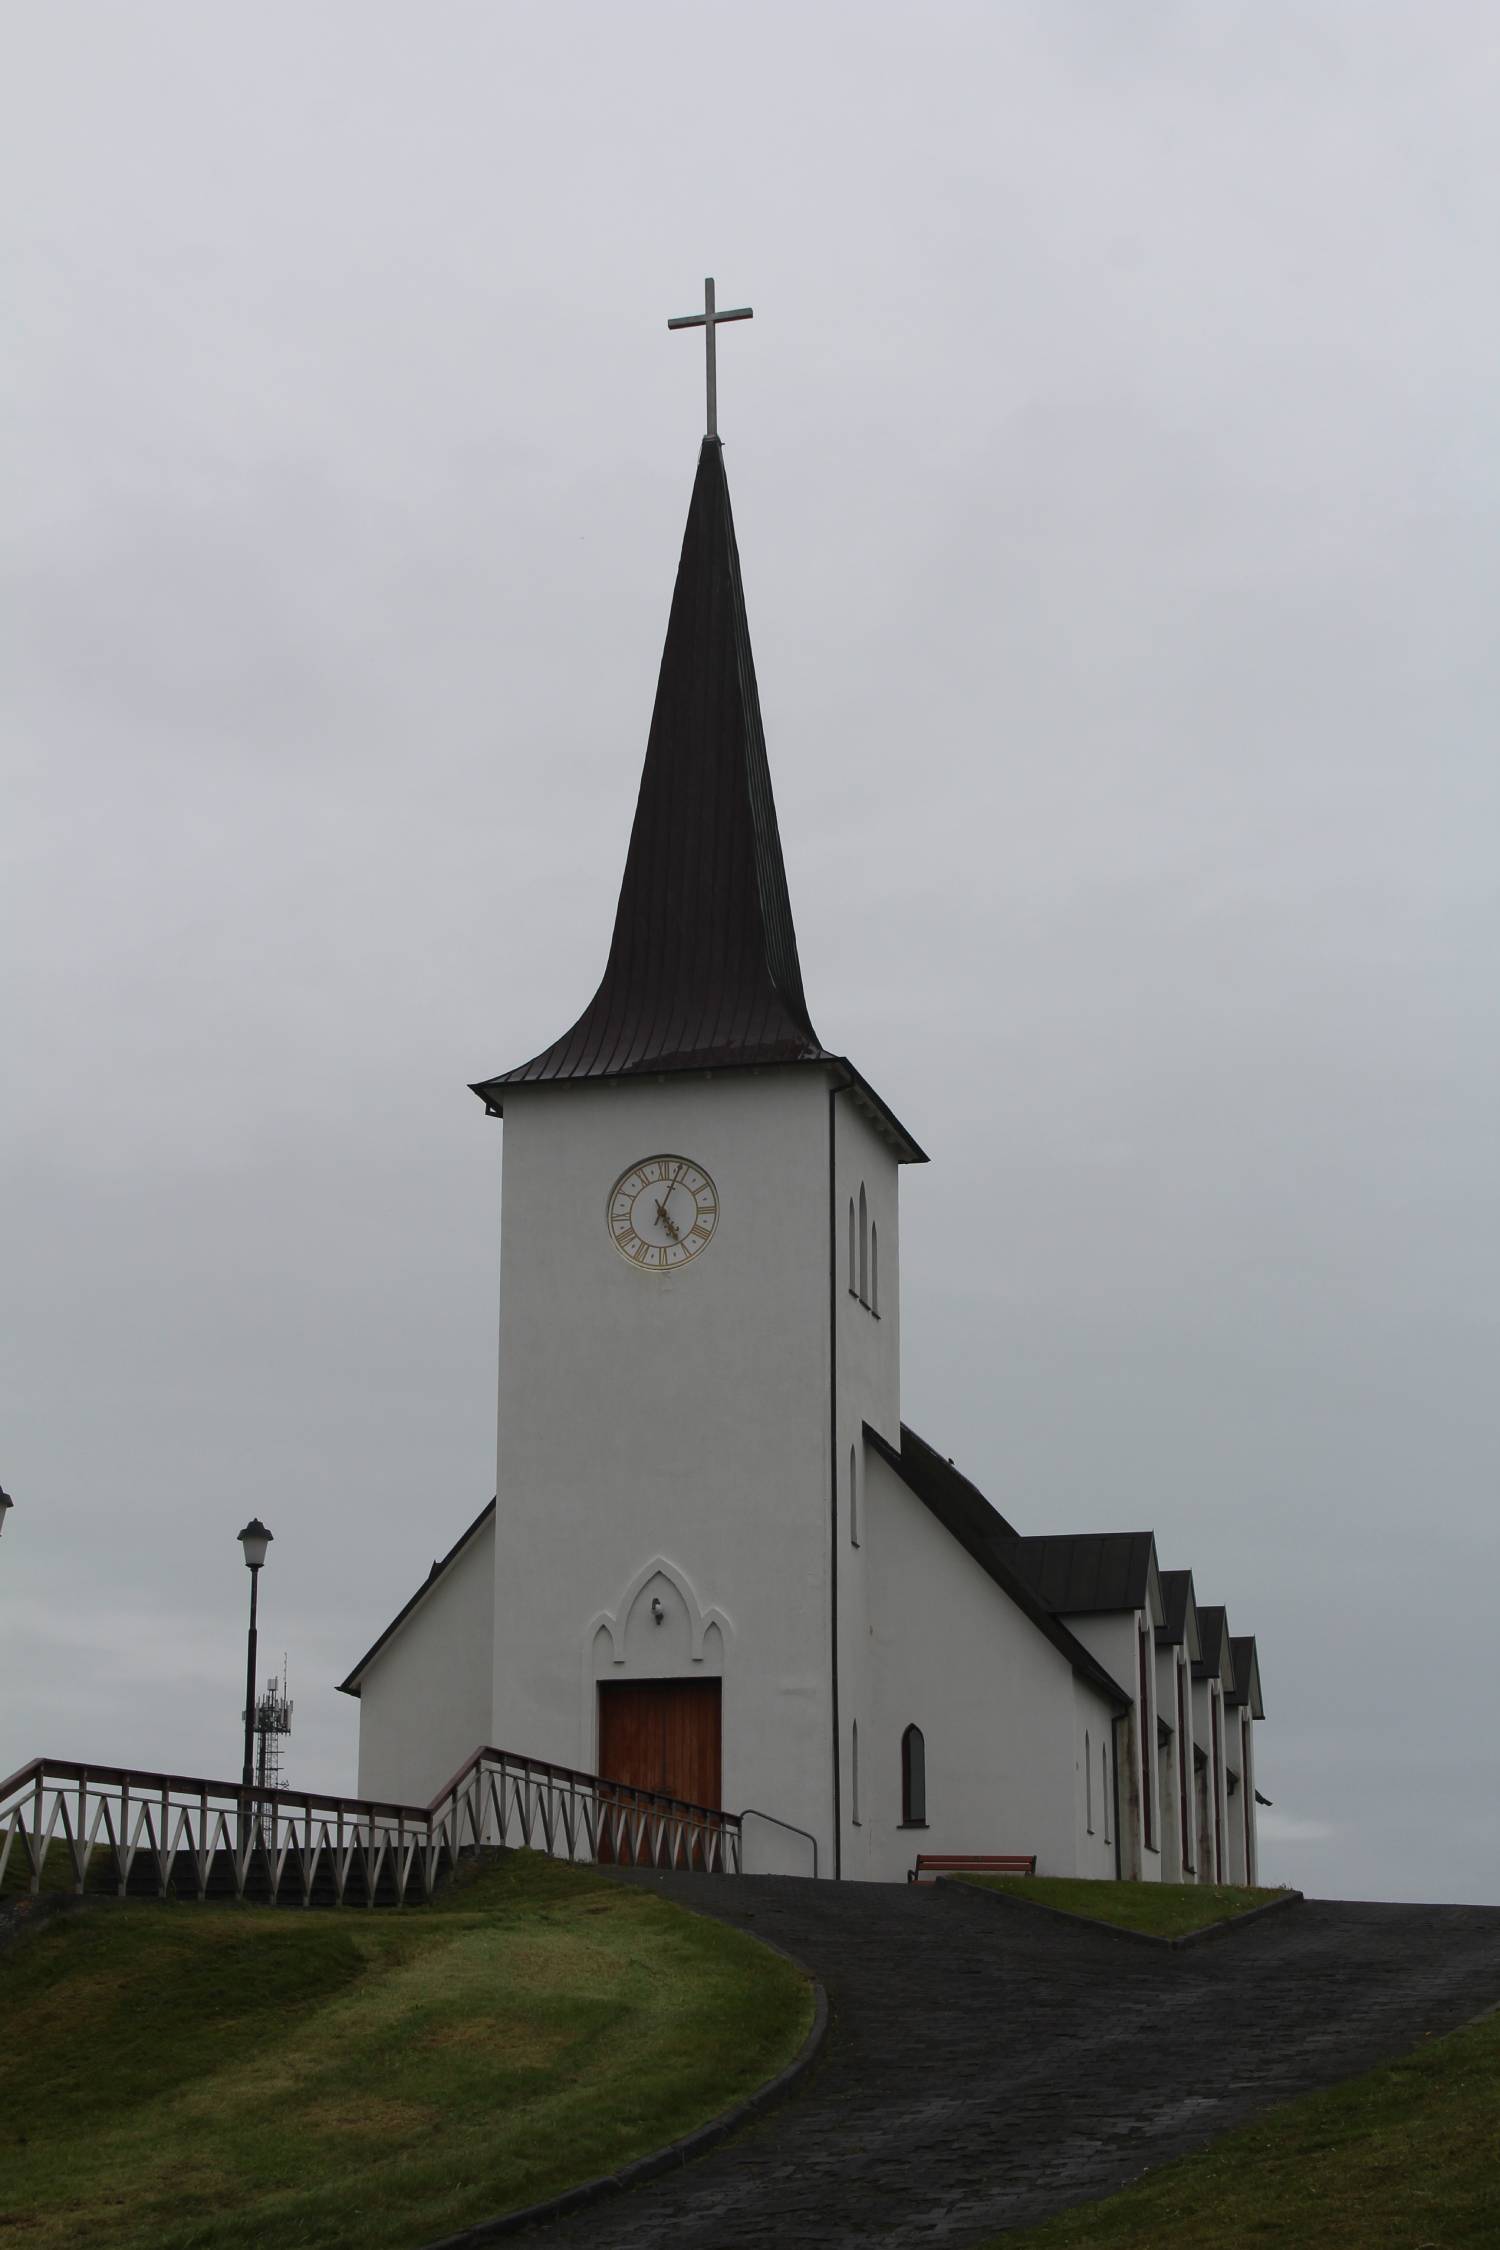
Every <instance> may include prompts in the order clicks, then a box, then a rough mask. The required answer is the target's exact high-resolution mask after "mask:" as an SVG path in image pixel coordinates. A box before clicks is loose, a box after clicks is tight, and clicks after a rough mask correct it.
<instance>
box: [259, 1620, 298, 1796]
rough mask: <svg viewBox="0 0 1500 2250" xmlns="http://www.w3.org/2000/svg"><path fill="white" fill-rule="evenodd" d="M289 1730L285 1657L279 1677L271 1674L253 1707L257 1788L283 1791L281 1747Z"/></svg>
mask: <svg viewBox="0 0 1500 2250" xmlns="http://www.w3.org/2000/svg"><path fill="white" fill-rule="evenodd" d="M291 1731H292V1701H291V1697H290V1696H289V1695H288V1694H287V1692H286V1655H285V1652H283V1654H282V1658H281V1678H280V1679H279V1680H278V1679H277V1678H276V1676H275V1674H274V1673H273V1674H272V1676H271V1678H270V1681H269V1682H268V1683H267V1686H266V1688H265V1690H264V1692H263V1693H262V1694H261V1695H260V1696H258V1697H257V1699H256V1704H255V1781H256V1786H257V1788H260V1789H284V1788H285V1787H286V1776H285V1775H284V1774H283V1772H282V1770H281V1745H282V1743H283V1741H284V1740H285V1739H286V1737H287V1736H288V1735H289V1734H290V1733H291Z"/></svg>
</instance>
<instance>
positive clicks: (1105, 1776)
mask: <svg viewBox="0 0 1500 2250" xmlns="http://www.w3.org/2000/svg"><path fill="white" fill-rule="evenodd" d="M1099 1787H1100V1789H1101V1791H1102V1792H1103V1796H1104V1841H1105V1842H1106V1844H1107V1843H1108V1842H1109V1841H1110V1835H1109V1744H1108V1743H1107V1742H1101V1743H1100V1745H1099Z"/></svg>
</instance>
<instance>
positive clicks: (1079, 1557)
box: [1011, 1531, 1156, 1617]
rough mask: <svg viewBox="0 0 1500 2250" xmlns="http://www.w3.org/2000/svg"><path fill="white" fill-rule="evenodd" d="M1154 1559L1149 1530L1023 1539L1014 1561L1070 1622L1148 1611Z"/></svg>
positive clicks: (1041, 1594)
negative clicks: (1086, 1615) (1095, 1614)
mask: <svg viewBox="0 0 1500 2250" xmlns="http://www.w3.org/2000/svg"><path fill="white" fill-rule="evenodd" d="M1155 1555H1156V1541H1155V1540H1154V1539H1153V1537H1152V1535H1151V1533H1150V1532H1149V1531H1079V1532H1054V1533H1050V1534H1049V1535H1048V1536H1047V1537H1045V1538H1042V1539H1018V1540H1017V1541H1016V1551H1015V1553H1014V1555H1013V1556H1012V1557H1011V1560H1012V1562H1013V1564H1014V1566H1015V1568H1016V1569H1017V1570H1018V1571H1020V1573H1021V1575H1022V1576H1023V1577H1024V1578H1025V1579H1026V1581H1027V1583H1028V1584H1029V1585H1031V1586H1033V1587H1035V1589H1036V1591H1037V1593H1038V1595H1039V1596H1040V1597H1041V1599H1042V1600H1043V1601H1044V1602H1045V1603H1046V1605H1047V1607H1048V1608H1049V1609H1051V1610H1055V1611H1056V1612H1057V1614H1058V1615H1059V1616H1060V1617H1067V1616H1069V1615H1073V1616H1077V1615H1080V1614H1082V1613H1083V1612H1085V1611H1088V1610H1112V1609H1144V1608H1145V1607H1146V1605H1147V1603H1148V1601H1149V1599H1150V1594H1151V1567H1152V1563H1153V1561H1154V1560H1155Z"/></svg>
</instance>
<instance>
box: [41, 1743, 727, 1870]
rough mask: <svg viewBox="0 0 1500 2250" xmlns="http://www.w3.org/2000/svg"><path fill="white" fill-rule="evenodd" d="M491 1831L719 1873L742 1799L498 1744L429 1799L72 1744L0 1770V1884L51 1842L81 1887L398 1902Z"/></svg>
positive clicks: (581, 1852) (596, 1855)
mask: <svg viewBox="0 0 1500 2250" xmlns="http://www.w3.org/2000/svg"><path fill="white" fill-rule="evenodd" d="M494 1845H512V1846H514V1845H523V1846H527V1847H529V1848H530V1849H531V1850H533V1851H542V1852H547V1853H550V1854H551V1856H552V1857H553V1858H555V1859H568V1860H581V1861H582V1860H595V1861H600V1862H604V1863H612V1864H615V1865H618V1866H654V1867H665V1868H683V1869H696V1870H698V1871H700V1872H702V1873H706V1874H714V1875H718V1874H737V1873H738V1872H739V1870H740V1864H741V1861H740V1820H739V1815H738V1814H736V1813H727V1812H723V1811H720V1810H718V1809H717V1808H716V1807H712V1806H707V1805H693V1804H688V1803H685V1802H684V1801H683V1800H682V1799H681V1798H676V1797H667V1796H663V1795H661V1794H659V1793H658V1792H656V1791H654V1790H650V1789H634V1788H630V1787H627V1786H625V1785H624V1784H622V1783H619V1782H610V1781H605V1780H602V1779H601V1778H600V1776H599V1775H598V1774H591V1773H581V1772H578V1771H577V1770H575V1769H574V1768H573V1767H571V1766H557V1765H552V1764H550V1763H548V1762H547V1761H545V1760H543V1759H540V1758H522V1757H517V1756H515V1755H514V1754H513V1753H512V1752H510V1751H506V1750H490V1749H486V1750H476V1751H475V1752H474V1755H473V1756H472V1757H471V1758H470V1759H468V1761H467V1762H466V1763H465V1764H464V1765H463V1766H462V1767H460V1769H459V1771H458V1772H457V1773H456V1774H455V1775H454V1776H453V1779H452V1780H451V1781H449V1782H446V1783H445V1784H444V1786H443V1787H442V1789H440V1790H439V1791H438V1794H437V1795H436V1797H434V1798H433V1800H432V1803H431V1804H430V1805H399V1804H387V1803H384V1802H382V1801H380V1800H378V1799H374V1798H364V1797H329V1796H323V1795H320V1794H318V1793H317V1792H316V1791H309V1790H299V1789H245V1788H243V1787H242V1786H241V1785H240V1784H239V1783H238V1782H226V1781H204V1780H202V1779H199V1778H197V1777H194V1776H190V1775H185V1774H170V1773H146V1772H140V1771H137V1770H135V1769H133V1768H129V1767H123V1766H85V1765H80V1764H77V1763H75V1762H74V1761H73V1760H71V1759H66V1758H36V1759H34V1760H33V1761H32V1763H31V1764H30V1765H28V1766H23V1767H22V1768H21V1769H20V1771H19V1772H18V1773H13V1774H12V1775H11V1776H10V1777H9V1779H8V1780H6V1781H3V1782H0V1886H3V1885H4V1883H5V1879H6V1872H7V1869H8V1868H9V1867H10V1866H11V1862H12V1860H13V1859H14V1860H16V1861H17V1862H18V1863H19V1867H20V1869H21V1871H22V1873H23V1879H24V1881H25V1883H26V1886H27V1888H28V1889H30V1890H32V1891H39V1890H40V1889H41V1887H42V1879H43V1873H44V1870H45V1869H46V1866H47V1861H48V1857H49V1854H50V1853H59V1854H61V1856H62V1860H63V1866H64V1869H65V1872H66V1877H67V1880H68V1885H69V1887H70V1888H71V1889H72V1890H74V1891H75V1892H78V1893H80V1894H81V1893H82V1892H83V1891H84V1890H85V1888H88V1887H93V1888H98V1887H100V1877H101V1875H102V1876H103V1880H104V1884H105V1887H108V1888H112V1889H115V1890H116V1891H117V1892H118V1894H119V1896H120V1897H122V1898H123V1897H125V1896H126V1894H127V1893H133V1894H135V1895H137V1896H139V1895H141V1894H142V1893H143V1892H145V1893H153V1892H154V1894H155V1895H156V1896H158V1897H161V1898H165V1897H166V1896H167V1895H168V1893H169V1892H175V1894H176V1895H177V1896H178V1897H179V1898H181V1897H184V1896H186V1897H196V1898H200V1899H201V1898H206V1897H208V1896H209V1895H210V1892H211V1891H213V1892H222V1893H223V1894H225V1895H228V1894H229V1893H230V1892H231V1891H232V1892H233V1895H234V1896H235V1897H236V1898H244V1897H246V1896H247V1895H248V1896H256V1897H269V1898H270V1899H271V1900H272V1901H273V1902H274V1901H275V1900H277V1899H278V1898H286V1897H289V1898H292V1899H296V1900H299V1901H300V1903H301V1904H302V1905H303V1906H310V1905H311V1904H313V1903H314V1899H315V1897H316V1898H318V1899H320V1900H327V1901H328V1902H329V1903H331V1904H337V1905H340V1906H343V1905H348V1904H360V1905H364V1906H374V1905H377V1904H381V1905H384V1904H389V1905H394V1906H403V1905H405V1904H407V1902H408V1901H409V1900H417V1899H420V1900H422V1901H424V1902H425V1901H426V1900H427V1899H430V1898H431V1897H432V1895H433V1892H434V1890H435V1889H436V1888H437V1885H438V1883H439V1882H440V1881H441V1880H442V1877H443V1875H444V1874H445V1873H446V1871H447V1870H448V1868H449V1867H451V1865H452V1864H453V1862H454V1861H455V1860H456V1859H458V1858H459V1857H460V1856H461V1855H462V1854H464V1853H468V1852H476V1851H480V1850H483V1849H484V1848H486V1847H487V1846H494ZM91 1871H92V1872H93V1874H94V1882H93V1884H92V1886H91V1885H90V1874H91ZM13 1887H14V1885H13Z"/></svg>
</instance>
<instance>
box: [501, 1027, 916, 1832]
mask: <svg viewBox="0 0 1500 2250" xmlns="http://www.w3.org/2000/svg"><path fill="white" fill-rule="evenodd" d="M828 1090H829V1081H828V1079H827V1077H826V1076H825V1074H824V1073H822V1072H821V1071H816V1070H795V1071H774V1070H773V1071H766V1072H755V1071H745V1070H733V1071H726V1072H723V1073H721V1074H719V1075H717V1076H713V1077H708V1076H694V1077H691V1078H689V1077H669V1078H665V1079H660V1080H658V1079H651V1080H632V1081H625V1082H623V1083H617V1084H610V1085H575V1086H560V1087H548V1086H528V1087H521V1088H512V1089H508V1090H507V1095H506V1118H505V1128H504V1132H505V1161H504V1182H503V1198H502V1233H503V1256H502V1272H501V1316H500V1413H499V1458H498V1480H497V1491H498V1496H499V1498H498V1509H497V1527H496V1541H495V1558H494V1559H495V1620H496V1633H495V1669H494V1708H493V1718H492V1728H493V1731H494V1733H495V1735H496V1737H497V1739H500V1740H502V1741H504V1742H505V1743H506V1744H507V1745H509V1746H511V1747H513V1748H515V1749H518V1750H525V1751H529V1752H531V1753H532V1754H533V1755H537V1756H541V1757H546V1758H552V1759H556V1760H558V1761H560V1762H561V1763H563V1764H568V1765H577V1766H582V1767H585V1768H589V1769H593V1768H594V1766H595V1761H596V1755H597V1721H596V1710H597V1693H596V1684H597V1681H598V1679H600V1678H601V1677H607V1678H611V1679H630V1678H645V1677H650V1678H663V1677H677V1676H696V1675H700V1674H701V1673H703V1672H705V1671H718V1672H719V1673H720V1674H721V1676H722V1679H723V1727H724V1732H723V1787H722V1792H721V1794H722V1797H723V1801H724V1803H725V1805H726V1806H727V1807H728V1808H730V1809H731V1810H739V1809H741V1808H742V1807H744V1806H745V1805H758V1806H761V1807H763V1808H764V1809H765V1810H767V1811H769V1812H773V1813H776V1814H779V1815H780V1816H781V1817H782V1818H783V1819H785V1820H788V1821H791V1822H795V1823H796V1824H797V1825H798V1826H800V1827H804V1828H808V1829H810V1830H812V1831H813V1832H814V1833H815V1834H816V1835H817V1836H818V1839H819V1845H820V1850H821V1853H822V1857H823V1865H824V1866H825V1868H826V1867H828V1866H830V1865H831V1863H832V1843H833V1826H832V1807H833V1784H832V1763H833V1761H832V1708H831V1705H832V1694H831V1646H830V1644H831V1629H830V1627H831V1589H830V1541H831V1535H832V1527H831V1508H832V1495H831V1491H830V1478H831V1432H830V1424H829V1403H828V1394H829V1367H830V1333H829V1303H830V1272H829V1255H830V1251H829V1162H828V1132H829V1125H828ZM657 1154H671V1155H678V1156H686V1157H688V1158H690V1159H691V1160H692V1161H693V1162H694V1163H696V1164H698V1165H701V1166H702V1167H703V1168H704V1169H705V1170H706V1171H707V1172H708V1173H709V1174H710V1175H711V1177H712V1178H713V1180H714V1183H715V1185H716V1187H717V1189H718V1191H719V1198H720V1217H719V1222H718V1227H717V1231H716V1233H715V1236H714V1239H713V1240H712V1242H711V1243H710V1244H709V1245H708V1247H707V1248H706V1249H705V1250H704V1251H703V1252H702V1253H701V1254H700V1255H699V1256H698V1257H696V1258H695V1259H693V1260H692V1262H691V1263H690V1264H688V1265H686V1266H684V1267H683V1268H681V1269H680V1270H677V1271H669V1272H666V1273H661V1274H658V1273H643V1272H641V1271H638V1270H637V1269H636V1268H635V1267H634V1266H633V1265H631V1264H630V1263H629V1262H628V1261H627V1260H626V1259H625V1258H623V1257H622V1256H621V1255H620V1253H619V1251H618V1250H617V1249H616V1248H615V1245H614V1242H613V1239H612V1237H611V1235H610V1232H609V1229H608V1226H607V1223H606V1218H607V1197H608V1193H609V1190H610V1188H611V1186H612V1185H613V1183H614V1181H615V1180H616V1179H617V1177H618V1176H619V1175H620V1173H621V1172H623V1171H624V1170H625V1169H626V1168H627V1167H629V1166H630V1165H633V1164H635V1163H637V1162H639V1161H640V1160H642V1159H644V1158H646V1157H649V1156H653V1155H657ZM881 1231H882V1237H883V1236H884V1232H885V1230H884V1228H882V1230H881ZM894 1238H895V1228H894V1224H892V1226H891V1256H892V1262H893V1265H894V1252H895V1239H894ZM843 1250H844V1245H843V1241H842V1235H841V1233H840V1236H839V1240H838V1244H837V1255H839V1256H842V1254H843ZM886 1255H887V1253H886V1251H885V1247H884V1242H883V1241H882V1266H883V1267H884V1265H885V1261H886ZM892 1287H893V1290H894V1272H893V1283H892ZM884 1290H885V1284H884V1275H883V1274H882V1294H883V1295H884ZM658 1566H661V1567H662V1568H663V1569H664V1571H665V1576H666V1580H667V1582H668V1583H669V1584H670V1585H671V1587H672V1588H673V1589H675V1593H674V1600H675V1601H677V1602H679V1603H680V1615H679V1614H678V1613H677V1612H676V1611H674V1609H673V1606H672V1603H671V1602H667V1603H665V1604H664V1607H665V1609H666V1611H667V1616H666V1618H665V1619H664V1622H663V1625H662V1626H661V1627H660V1628H651V1627H650V1626H649V1624H648V1623H643V1622H642V1620H643V1619H646V1620H649V1604H650V1591H649V1586H648V1584H647V1581H646V1579H645V1578H643V1576H642V1574H643V1572H645V1573H647V1574H648V1575H649V1573H651V1572H653V1571H655V1570H656V1569H657V1568H658ZM632 1612H633V1614H631V1613H632ZM769 1833H770V1832H763V1840H762V1841H760V1842H758V1844H757V1857H756V1859H755V1861H754V1862H753V1863H754V1864H757V1865H768V1864H781V1865H785V1866H787V1867H789V1868H795V1869H797V1870H798V1871H803V1870H805V1869H806V1867H807V1866H808V1853H807V1848H806V1846H805V1845H802V1844H799V1843H797V1842H796V1840H795V1839H788V1840H785V1841H784V1843H783V1845H782V1846H781V1847H778V1849H779V1850H780V1851H781V1853H782V1855H783V1856H781V1857H779V1858H778V1857H777V1856H776V1853H775V1852H773V1851H771V1849H770V1846H769Z"/></svg>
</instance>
